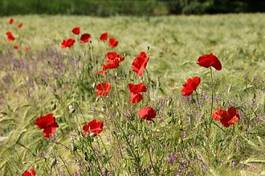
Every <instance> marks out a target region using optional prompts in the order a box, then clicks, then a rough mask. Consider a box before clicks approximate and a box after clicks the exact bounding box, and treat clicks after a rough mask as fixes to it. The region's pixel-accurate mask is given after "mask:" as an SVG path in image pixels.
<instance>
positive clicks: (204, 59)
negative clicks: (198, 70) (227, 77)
mask: <svg viewBox="0 0 265 176" xmlns="http://www.w3.org/2000/svg"><path fill="white" fill-rule="evenodd" d="M197 64H198V65H200V66H202V67H206V68H209V67H213V68H215V69H216V70H221V69H222V64H221V62H220V61H219V59H218V58H217V57H216V56H215V55H213V54H212V53H210V54H206V55H202V56H200V57H199V58H198V61H197Z"/></svg>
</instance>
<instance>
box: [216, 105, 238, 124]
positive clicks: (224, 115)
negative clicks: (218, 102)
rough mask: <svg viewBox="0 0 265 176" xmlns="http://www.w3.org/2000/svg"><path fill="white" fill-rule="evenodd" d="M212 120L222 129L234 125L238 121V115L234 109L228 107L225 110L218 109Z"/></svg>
mask: <svg viewBox="0 0 265 176" xmlns="http://www.w3.org/2000/svg"><path fill="white" fill-rule="evenodd" d="M212 118H213V120H215V121H219V122H220V123H221V124H222V125H223V126H224V127H229V126H231V125H234V124H235V123H237V122H238V121H239V120H240V116H239V113H238V112H237V110H236V108H235V107H229V108H228V109H227V111H226V110H224V109H222V108H220V109H217V110H216V111H215V112H213V114H212Z"/></svg>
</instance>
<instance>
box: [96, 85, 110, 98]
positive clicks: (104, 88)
mask: <svg viewBox="0 0 265 176" xmlns="http://www.w3.org/2000/svg"><path fill="white" fill-rule="evenodd" d="M96 89H97V90H96V95H97V96H107V95H108V94H109V92H110V89H111V84H110V83H109V82H104V83H100V84H98V85H97V86H96Z"/></svg>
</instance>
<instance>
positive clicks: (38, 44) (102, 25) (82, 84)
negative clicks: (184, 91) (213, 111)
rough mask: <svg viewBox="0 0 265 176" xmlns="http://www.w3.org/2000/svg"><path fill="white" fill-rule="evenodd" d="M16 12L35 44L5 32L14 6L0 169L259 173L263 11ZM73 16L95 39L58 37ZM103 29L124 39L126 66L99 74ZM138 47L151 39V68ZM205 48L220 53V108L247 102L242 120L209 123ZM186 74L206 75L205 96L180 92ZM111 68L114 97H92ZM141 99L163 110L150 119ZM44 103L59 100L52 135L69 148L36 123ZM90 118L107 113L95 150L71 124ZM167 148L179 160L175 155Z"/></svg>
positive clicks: (5, 51)
mask: <svg viewBox="0 0 265 176" xmlns="http://www.w3.org/2000/svg"><path fill="white" fill-rule="evenodd" d="M14 19H16V20H19V21H22V22H23V23H24V27H23V29H22V30H21V31H16V32H15V33H16V34H17V35H19V39H20V40H21V41H20V42H21V43H22V42H23V43H27V44H28V45H29V46H30V48H31V49H30V52H28V53H25V52H21V53H17V52H16V51H14V49H13V47H12V45H10V44H9V43H7V42H6V40H5V36H4V34H5V32H6V31H7V30H10V26H9V25H7V24H6V21H7V20H8V18H1V23H0V28H1V30H0V32H1V34H2V35H1V37H0V53H1V54H0V78H1V79H0V108H1V109H0V124H1V126H0V136H1V137H0V144H1V145H0V175H11V176H13V175H21V174H22V173H23V171H25V170H26V169H28V168H29V167H31V166H34V167H35V168H36V170H37V174H38V175H59V173H65V175H67V174H69V173H70V174H71V175H73V174H74V173H78V172H79V171H80V172H81V174H83V175H89V174H87V173H84V171H86V172H88V169H87V168H90V167H92V168H93V166H95V170H92V171H91V170H90V171H91V172H90V175H96V174H100V173H99V172H98V171H99V170H100V171H101V172H102V173H103V172H104V173H107V174H115V175H137V174H139V175H141V174H142V175H144V174H147V175H155V174H157V175H176V174H179V175H189V174H191V175H206V174H208V175H240V174H242V175H244V174H245V175H255V174H256V175H260V174H262V172H263V174H264V171H265V170H264V168H265V166H264V162H265V155H264V153H265V149H264V148H265V141H264V137H265V135H264V134H265V127H264V125H265V124H264V120H265V119H264V118H265V94H264V91H265V83H264V82H265V77H264V75H265V59H264V56H265V47H264V46H265V30H264V28H265V16H264V14H245V15H240V14H239V15H216V16H177V17H173V16H172V17H142V18H136V17H111V18H96V17H82V16H16V17H14ZM73 26H80V27H81V31H83V32H88V33H90V34H91V35H92V40H93V42H92V44H91V46H93V49H91V47H89V46H88V45H85V46H79V45H76V46H74V47H73V48H70V49H61V48H60V43H61V41H62V40H63V39H64V38H66V37H69V36H71V35H72V34H71V29H72V27H73ZM104 31H108V32H109V33H110V34H111V35H113V36H115V37H116V38H117V39H118V40H119V45H118V47H117V48H115V49H114V50H116V51H118V52H119V53H122V54H124V55H125V61H124V62H123V63H122V64H121V67H119V68H118V69H117V70H111V71H110V72H109V74H108V75H107V77H106V78H104V77H101V76H100V75H96V72H97V71H99V70H100V65H101V64H102V63H103V62H104V55H105V53H106V51H107V50H109V49H108V47H107V46H106V45H105V44H103V43H101V42H99V41H98V40H97V39H98V37H99V35H100V34H101V33H102V32H104ZM142 50H144V51H148V53H149V55H150V62H149V63H148V67H147V72H145V75H144V77H143V78H142V79H138V77H137V76H135V74H134V73H133V72H132V71H130V64H131V62H132V60H133V58H134V57H135V56H136V55H137V54H138V53H139V52H140V51H142ZM209 52H213V53H215V54H216V55H217V56H218V57H219V59H220V60H221V62H222V64H223V69H222V71H220V72H214V83H215V85H214V88H215V90H216V92H215V94H216V96H215V99H214V108H218V107H220V106H224V107H227V106H229V105H233V106H235V107H237V108H238V109H239V111H240V116H241V120H240V122H239V123H238V124H236V125H235V126H233V127H230V128H223V127H221V126H220V127H221V128H222V129H220V128H219V127H217V126H215V125H212V126H211V128H210V130H209V129H208V130H206V128H205V124H207V123H208V122H209V121H210V115H209V113H210V105H211V104H210V96H211V95H210V94H211V87H210V84H211V83H210V74H209V73H210V72H209V70H208V69H205V68H201V67H199V66H198V65H197V64H196V60H197V58H198V57H199V56H200V55H202V54H205V53H209ZM191 76H200V77H201V78H202V84H201V85H200V86H199V88H198V94H199V95H198V98H199V102H200V106H198V105H197V104H196V103H194V100H193V99H195V97H194V96H193V97H190V98H183V97H182V96H181V94H180V88H181V86H182V84H183V83H184V81H185V80H186V78H188V77H191ZM104 80H108V81H109V82H111V84H112V85H113V89H112V91H111V93H110V95H109V97H104V98H97V97H96V96H95V90H94V89H95V85H96V84H97V83H99V82H102V81H104ZM140 81H144V82H145V84H146V85H147V86H148V92H147V93H146V94H145V95H144V101H142V102H141V103H140V104H138V105H135V106H132V105H131V104H129V93H128V88H127V84H128V83H130V82H135V83H136V82H140ZM146 105H150V106H153V107H154V108H156V110H157V113H158V114H157V117H156V119H155V120H154V123H145V122H142V121H140V120H139V118H138V116H137V111H138V110H139V109H140V108H141V107H143V106H146ZM47 112H53V113H54V114H55V116H56V118H57V119H58V123H59V125H60V129H59V130H58V132H57V133H56V137H55V140H54V142H60V143H62V144H63V145H65V146H67V147H69V148H70V150H68V149H67V148H65V147H64V146H62V145H58V144H56V143H54V142H48V141H46V140H45V139H43V136H42V134H41V131H40V130H39V129H37V128H36V126H34V120H35V119H36V117H37V116H39V115H42V114H45V113H47ZM92 118H99V119H102V120H104V123H105V128H104V131H103V132H102V134H101V135H100V137H99V138H95V141H94V142H93V145H92V146H94V148H95V150H96V151H94V153H87V154H85V153H84V152H83V151H80V150H76V148H75V147H77V148H78V147H79V146H80V145H84V144H86V145H87V146H89V145H88V144H89V142H90V141H88V140H87V141H84V139H83V137H82V136H78V135H77V133H76V130H80V129H81V127H82V124H83V123H84V122H86V121H88V120H90V119H92ZM209 131H210V133H209ZM103 144H104V145H103ZM75 145H76V146H75ZM27 148H29V149H30V151H29V150H28V149H27ZM148 149H149V150H148ZM87 150H88V151H91V150H92V149H87ZM75 152H77V153H78V154H79V155H81V159H80V158H79V156H77V154H76V153H75ZM149 153H151V159H150V154H149ZM172 154H174V155H175V156H176V160H175V161H174V163H173V164H169V163H168V157H169V156H171V155H172ZM135 155H136V156H135ZM43 157H47V159H46V160H45V159H44V158H43ZM93 157H95V158H93ZM78 158H79V159H78ZM87 158H89V159H87ZM138 159H139V160H138ZM76 160H81V161H76ZM151 160H152V163H151ZM98 161H99V163H100V164H98ZM78 163H79V164H80V163H81V164H83V165H82V166H79V165H78ZM65 164H66V165H67V167H66V166H65ZM86 164H87V165H86ZM84 165H85V166H84ZM98 166H99V167H100V169H98ZM139 169H140V171H141V172H140V171H139ZM102 173H101V174H102Z"/></svg>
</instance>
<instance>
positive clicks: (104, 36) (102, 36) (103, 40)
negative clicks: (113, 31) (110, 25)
mask: <svg viewBox="0 0 265 176" xmlns="http://www.w3.org/2000/svg"><path fill="white" fill-rule="evenodd" d="M108 35H109V34H108V33H107V32H103V33H102V34H101V35H100V37H99V40H101V41H102V42H105V41H107V40H108Z"/></svg>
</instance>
